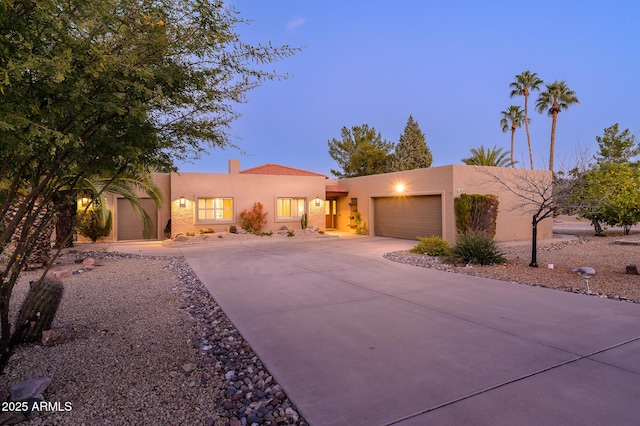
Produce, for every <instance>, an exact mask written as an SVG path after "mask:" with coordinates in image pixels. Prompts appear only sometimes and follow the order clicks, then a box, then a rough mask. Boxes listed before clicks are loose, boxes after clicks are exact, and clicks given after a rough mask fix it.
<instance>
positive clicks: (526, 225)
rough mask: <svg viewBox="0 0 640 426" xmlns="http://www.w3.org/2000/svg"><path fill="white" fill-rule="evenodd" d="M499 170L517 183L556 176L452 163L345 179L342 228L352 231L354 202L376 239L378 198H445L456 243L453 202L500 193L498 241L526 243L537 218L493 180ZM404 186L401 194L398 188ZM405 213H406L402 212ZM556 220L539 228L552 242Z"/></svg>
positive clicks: (445, 215) (447, 225)
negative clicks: (465, 195) (466, 196)
mask: <svg viewBox="0 0 640 426" xmlns="http://www.w3.org/2000/svg"><path fill="white" fill-rule="evenodd" d="M492 170H495V171H498V172H499V173H500V176H501V177H502V179H503V180H505V181H508V180H509V179H514V181H517V180H518V179H520V178H521V177H522V175H523V173H524V174H526V173H529V174H532V175H533V176H534V177H535V178H536V179H541V178H544V177H545V176H548V177H550V174H549V172H547V171H531V170H522V169H506V168H500V169H498V168H494V167H475V166H466V165H449V166H441V167H430V168H426V169H417V170H408V171H402V172H395V173H385V174H381V175H372V176H361V177H356V178H347V179H340V180H339V181H338V184H339V185H340V186H342V187H344V188H347V189H348V190H349V193H348V195H347V196H346V197H341V198H340V199H339V200H338V209H339V229H341V230H348V229H349V226H348V225H349V212H350V211H349V202H350V200H351V199H352V198H357V199H358V211H359V212H360V213H361V214H362V217H363V221H364V222H366V224H367V228H368V229H369V234H370V235H375V218H374V216H373V214H374V212H373V199H374V198H375V197H393V196H416V195H440V196H441V199H442V234H443V235H442V237H443V238H444V239H445V240H447V241H449V242H451V243H453V242H455V239H456V236H457V232H456V226H455V212H454V201H453V199H454V198H456V197H458V196H460V194H462V193H468V194H495V195H497V196H498V200H499V202H500V204H499V209H498V219H497V223H496V237H495V239H496V240H497V241H517V240H526V239H529V238H530V237H531V214H529V213H527V212H524V211H522V210H517V209H515V206H516V205H518V204H519V203H521V201H522V200H521V199H519V198H518V197H517V196H515V195H514V194H512V193H511V192H509V191H508V190H507V189H505V187H504V186H503V185H502V184H499V183H497V182H496V181H495V179H494V178H492V176H491V172H492ZM399 184H401V185H403V190H402V192H398V185H399ZM399 214H401V212H399ZM552 234H553V229H552V221H551V220H545V221H543V222H541V223H540V224H539V226H538V238H551V237H552Z"/></svg>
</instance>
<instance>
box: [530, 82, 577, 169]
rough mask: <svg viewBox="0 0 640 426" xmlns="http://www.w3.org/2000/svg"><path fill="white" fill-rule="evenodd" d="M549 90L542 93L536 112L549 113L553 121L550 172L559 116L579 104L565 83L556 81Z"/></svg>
mask: <svg viewBox="0 0 640 426" xmlns="http://www.w3.org/2000/svg"><path fill="white" fill-rule="evenodd" d="M546 86H547V90H546V91H544V92H542V93H540V96H539V97H538V101H537V102H536V110H537V111H538V112H539V113H543V112H544V111H547V114H548V115H550V116H551V117H552V119H551V143H550V145H549V170H551V171H553V155H554V152H555V147H556V146H555V145H556V123H557V121H558V114H559V113H560V111H562V110H566V109H568V108H569V105H573V104H579V103H580V101H579V100H578V97H577V96H576V93H575V92H574V91H573V90H571V89H569V88H568V87H567V84H566V83H565V82H564V81H558V80H556V81H554V82H553V83H552V84H547V85H546Z"/></svg>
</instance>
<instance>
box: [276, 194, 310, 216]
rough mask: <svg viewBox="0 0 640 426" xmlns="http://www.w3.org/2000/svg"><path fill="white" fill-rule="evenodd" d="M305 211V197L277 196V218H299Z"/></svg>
mask: <svg viewBox="0 0 640 426" xmlns="http://www.w3.org/2000/svg"><path fill="white" fill-rule="evenodd" d="M306 211H307V199H306V198H278V200H277V218H278V219H299V218H301V217H302V215H303V214H304V213H305V212H306Z"/></svg>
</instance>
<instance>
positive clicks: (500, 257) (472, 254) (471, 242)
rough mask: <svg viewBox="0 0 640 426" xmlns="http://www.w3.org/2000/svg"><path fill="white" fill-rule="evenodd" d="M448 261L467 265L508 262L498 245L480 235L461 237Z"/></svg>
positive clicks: (473, 234) (471, 234) (470, 234)
mask: <svg viewBox="0 0 640 426" xmlns="http://www.w3.org/2000/svg"><path fill="white" fill-rule="evenodd" d="M447 260H448V261H449V262H451V263H463V264H465V265H493V264H500V263H506V262H507V258H506V257H505V255H504V253H503V252H502V250H501V249H500V247H499V246H498V244H497V243H496V242H495V241H494V240H493V239H492V238H490V237H488V236H486V235H484V234H479V233H468V234H465V235H461V236H460V237H459V239H458V241H457V243H456V245H455V246H453V248H452V249H451V255H450V256H448V259H447Z"/></svg>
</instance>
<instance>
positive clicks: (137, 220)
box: [117, 198, 158, 241]
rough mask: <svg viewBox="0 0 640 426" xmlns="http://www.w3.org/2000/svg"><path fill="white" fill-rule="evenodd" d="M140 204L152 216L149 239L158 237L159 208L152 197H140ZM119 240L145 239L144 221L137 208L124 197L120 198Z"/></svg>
mask: <svg viewBox="0 0 640 426" xmlns="http://www.w3.org/2000/svg"><path fill="white" fill-rule="evenodd" d="M140 204H142V207H143V208H144V210H145V211H146V212H147V214H148V215H149V216H150V217H151V222H152V225H151V235H149V236H148V237H149V238H148V239H151V240H157V239H158V225H157V224H158V210H157V209H156V205H155V203H154V202H153V200H152V199H150V198H142V199H140ZM117 214H118V216H117V217H118V240H120V241H123V240H143V239H145V236H144V222H143V220H142V216H141V215H140V213H139V212H138V211H137V210H134V209H133V207H131V203H130V202H129V201H127V200H125V199H123V198H119V199H118V213H117Z"/></svg>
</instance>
